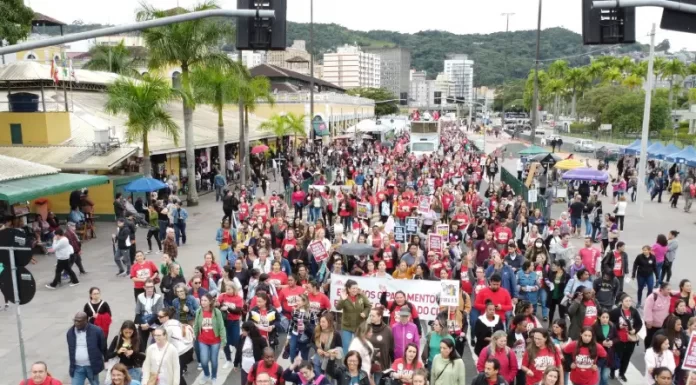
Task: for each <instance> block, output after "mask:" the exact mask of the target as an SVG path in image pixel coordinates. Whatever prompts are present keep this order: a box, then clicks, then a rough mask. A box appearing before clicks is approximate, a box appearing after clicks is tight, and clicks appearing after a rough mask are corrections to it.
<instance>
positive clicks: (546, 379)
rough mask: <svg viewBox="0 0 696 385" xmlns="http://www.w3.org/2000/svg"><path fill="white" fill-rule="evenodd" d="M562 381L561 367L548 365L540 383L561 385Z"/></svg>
mask: <svg viewBox="0 0 696 385" xmlns="http://www.w3.org/2000/svg"><path fill="white" fill-rule="evenodd" d="M560 383H561V369H559V368H558V367H556V366H547V367H546V370H544V374H543V376H542V378H541V382H539V385H559V384H560ZM530 385H531V384H530Z"/></svg>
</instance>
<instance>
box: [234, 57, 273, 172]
mask: <svg viewBox="0 0 696 385" xmlns="http://www.w3.org/2000/svg"><path fill="white" fill-rule="evenodd" d="M245 71H246V73H245V75H244V81H243V82H242V84H241V87H240V89H239V98H240V99H241V100H242V104H243V105H244V125H243V127H240V129H239V160H240V163H241V168H242V172H241V174H242V175H241V176H242V184H246V177H247V175H248V170H249V156H248V155H247V153H248V152H249V112H254V110H255V109H256V104H257V102H259V101H265V102H267V103H270V104H271V105H272V104H274V103H275V98H273V93H272V92H271V82H270V80H268V78H266V77H263V76H255V77H252V76H251V74H250V73H249V71H248V70H246V69H245Z"/></svg>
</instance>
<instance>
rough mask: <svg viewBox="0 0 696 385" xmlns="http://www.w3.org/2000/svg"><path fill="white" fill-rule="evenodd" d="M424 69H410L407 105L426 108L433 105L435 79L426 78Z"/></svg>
mask: <svg viewBox="0 0 696 385" xmlns="http://www.w3.org/2000/svg"><path fill="white" fill-rule="evenodd" d="M426 77H427V73H426V72H425V71H416V70H411V73H410V78H411V82H410V87H409V93H408V97H409V103H408V104H409V106H411V107H416V108H427V109H430V108H431V107H434V106H435V92H436V88H437V80H427V78H426Z"/></svg>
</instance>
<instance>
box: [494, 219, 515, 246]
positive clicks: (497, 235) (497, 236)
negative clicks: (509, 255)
mask: <svg viewBox="0 0 696 385" xmlns="http://www.w3.org/2000/svg"><path fill="white" fill-rule="evenodd" d="M493 239H494V240H495V244H496V246H497V247H498V250H499V251H500V250H505V249H506V246H507V243H508V241H509V240H511V239H513V236H512V230H510V228H509V227H507V226H504V225H503V224H501V223H498V225H497V227H496V228H495V230H494V231H493Z"/></svg>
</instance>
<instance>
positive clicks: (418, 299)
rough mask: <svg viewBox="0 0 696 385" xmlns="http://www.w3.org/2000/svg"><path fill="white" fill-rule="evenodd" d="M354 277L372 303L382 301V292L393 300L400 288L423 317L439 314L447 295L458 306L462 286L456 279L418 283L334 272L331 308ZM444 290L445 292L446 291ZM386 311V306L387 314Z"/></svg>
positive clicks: (427, 317) (429, 318) (333, 308)
mask: <svg viewBox="0 0 696 385" xmlns="http://www.w3.org/2000/svg"><path fill="white" fill-rule="evenodd" d="M349 279H352V280H353V281H355V282H357V283H358V287H360V291H362V293H363V294H364V295H365V296H366V297H367V298H368V299H369V300H370V301H371V302H372V304H373V306H375V305H379V297H380V296H381V295H382V292H384V291H386V292H387V301H393V300H394V294H395V293H396V292H397V291H403V292H404V293H405V294H406V298H407V299H408V301H409V302H411V303H412V304H413V306H415V307H416V310H417V311H418V315H419V318H420V319H421V320H426V321H432V320H435V319H436V318H437V314H438V313H439V311H440V305H439V304H438V298H440V297H445V298H446V299H447V301H448V304H453V305H450V306H459V296H458V294H457V293H459V291H458V290H456V289H457V288H458V287H459V286H458V285H459V283H458V282H457V281H452V280H445V281H425V280H419V281H418V284H417V285H414V281H413V280H411V279H390V280H386V279H383V278H374V277H354V276H346V275H334V274H331V286H330V291H331V292H330V293H329V298H330V299H331V304H332V310H335V307H336V304H337V303H338V301H339V300H340V299H341V293H342V292H343V290H345V284H346V281H347V280H349ZM452 287H453V288H455V296H456V297H457V298H456V301H455V300H454V298H453V297H452V296H451V294H452V291H451V288H452ZM443 291H444V293H443ZM386 313H387V311H386V310H385V315H386Z"/></svg>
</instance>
